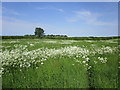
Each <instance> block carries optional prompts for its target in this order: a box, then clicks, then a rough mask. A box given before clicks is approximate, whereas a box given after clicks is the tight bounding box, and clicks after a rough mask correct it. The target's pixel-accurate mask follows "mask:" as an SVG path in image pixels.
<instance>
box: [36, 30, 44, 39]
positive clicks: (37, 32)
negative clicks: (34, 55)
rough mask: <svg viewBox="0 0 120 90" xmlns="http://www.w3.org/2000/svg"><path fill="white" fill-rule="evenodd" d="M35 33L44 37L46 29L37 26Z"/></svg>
mask: <svg viewBox="0 0 120 90" xmlns="http://www.w3.org/2000/svg"><path fill="white" fill-rule="evenodd" d="M35 35H36V36H38V37H42V36H43V35H44V30H43V29H42V28H35Z"/></svg>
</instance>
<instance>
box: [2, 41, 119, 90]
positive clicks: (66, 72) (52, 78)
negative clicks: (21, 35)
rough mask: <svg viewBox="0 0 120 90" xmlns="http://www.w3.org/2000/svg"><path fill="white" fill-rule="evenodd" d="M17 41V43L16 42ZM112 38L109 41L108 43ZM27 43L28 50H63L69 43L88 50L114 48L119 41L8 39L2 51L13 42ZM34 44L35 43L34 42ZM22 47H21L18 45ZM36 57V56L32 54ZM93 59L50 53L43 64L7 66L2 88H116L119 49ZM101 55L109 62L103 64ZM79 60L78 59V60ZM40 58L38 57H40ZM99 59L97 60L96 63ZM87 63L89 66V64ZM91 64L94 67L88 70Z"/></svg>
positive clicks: (94, 56)
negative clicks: (24, 66)
mask: <svg viewBox="0 0 120 90" xmlns="http://www.w3.org/2000/svg"><path fill="white" fill-rule="evenodd" d="M14 41H15V42H14ZM17 41H18V42H17ZM108 41H110V42H108ZM18 44H19V45H23V46H24V45H27V46H28V47H27V49H28V51H32V50H36V49H39V48H43V47H44V48H48V49H55V50H57V49H60V48H64V47H69V46H77V47H82V48H83V47H84V48H86V49H88V50H89V51H92V50H94V49H95V50H97V49H98V48H99V49H101V48H102V46H105V47H107V46H109V47H111V48H115V47H117V46H118V43H117V40H103V41H90V40H77V41H76V40H50V39H43V40H41V39H20V40H17V39H14V40H13V39H6V40H3V41H2V46H3V47H2V50H3V52H4V51H5V50H7V51H8V52H9V51H11V50H12V49H14V45H18ZM32 44H33V45H32ZM18 49H19V48H18ZM33 56H34V55H33ZM88 57H89V58H90V61H89V62H87V63H85V64H84V63H81V62H83V61H84V59H83V58H81V57H76V55H73V56H64V55H63V56H61V55H59V54H58V55H56V56H55V57H52V56H50V57H49V58H48V59H47V60H46V61H44V62H43V63H44V64H40V63H39V64H36V65H32V66H30V67H29V68H23V67H22V68H20V67H13V66H10V65H8V66H6V67H4V68H7V69H6V71H4V74H3V75H2V87H3V88H90V87H93V88H117V87H118V86H117V84H118V82H117V78H118V76H117V73H118V69H117V68H118V64H117V62H118V52H117V51H115V52H112V53H103V54H99V53H96V54H95V55H92V54H91V55H89V56H88ZM98 57H103V58H104V57H106V58H107V62H106V63H101V61H99V60H98ZM75 58H76V59H77V60H78V61H79V62H76V59H75ZM39 59H40V58H39V57H38V58H37V59H36V60H39ZM95 61H97V63H95ZM86 64H88V66H87V65H86ZM89 66H91V67H92V68H90V69H87V67H89Z"/></svg>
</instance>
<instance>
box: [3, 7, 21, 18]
mask: <svg viewBox="0 0 120 90" xmlns="http://www.w3.org/2000/svg"><path fill="white" fill-rule="evenodd" d="M2 13H3V14H6V13H7V14H11V15H16V16H19V15H21V14H20V13H18V12H17V11H14V10H12V9H8V8H5V7H2Z"/></svg>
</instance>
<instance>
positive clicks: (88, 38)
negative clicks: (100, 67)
mask: <svg viewBox="0 0 120 90" xmlns="http://www.w3.org/2000/svg"><path fill="white" fill-rule="evenodd" d="M0 38H2V39H39V37H37V36H35V35H25V36H0ZM41 38H43V39H60V40H109V39H118V38H120V37H119V36H118V37H117V36H115V37H67V36H66V35H44V36H42V37H41Z"/></svg>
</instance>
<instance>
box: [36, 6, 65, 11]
mask: <svg viewBox="0 0 120 90" xmlns="http://www.w3.org/2000/svg"><path fill="white" fill-rule="evenodd" d="M36 9H38V10H55V11H58V12H64V10H63V9H60V8H54V7H37V8H36Z"/></svg>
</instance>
